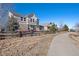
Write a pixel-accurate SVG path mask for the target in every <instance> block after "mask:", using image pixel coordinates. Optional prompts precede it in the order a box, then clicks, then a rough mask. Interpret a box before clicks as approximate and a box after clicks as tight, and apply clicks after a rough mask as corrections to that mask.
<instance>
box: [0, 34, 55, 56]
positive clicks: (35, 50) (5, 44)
mask: <svg viewBox="0 0 79 59" xmlns="http://www.w3.org/2000/svg"><path fill="white" fill-rule="evenodd" d="M53 36H54V35H53V34H46V35H42V36H33V37H22V38H19V37H16V38H12V39H5V40H0V55H2V56H25V55H27V56H33V55H34V56H36V55H38V56H39V55H41V56H43V55H46V54H47V51H48V48H49V45H50V43H51V41H52V39H53Z"/></svg>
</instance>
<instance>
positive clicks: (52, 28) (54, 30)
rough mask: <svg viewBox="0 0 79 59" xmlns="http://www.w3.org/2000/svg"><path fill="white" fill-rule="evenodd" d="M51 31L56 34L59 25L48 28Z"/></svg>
mask: <svg viewBox="0 0 79 59" xmlns="http://www.w3.org/2000/svg"><path fill="white" fill-rule="evenodd" d="M48 28H49V31H51V32H53V33H55V32H56V31H57V30H58V29H57V25H56V24H55V23H53V24H52V25H51V26H49V27H48Z"/></svg>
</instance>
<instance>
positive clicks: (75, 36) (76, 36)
mask: <svg viewBox="0 0 79 59" xmlns="http://www.w3.org/2000/svg"><path fill="white" fill-rule="evenodd" d="M69 36H70V38H72V39H73V41H74V44H75V45H76V46H77V47H78V48H79V33H76V32H72V33H70V35H69Z"/></svg>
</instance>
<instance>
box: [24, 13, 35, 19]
mask: <svg viewBox="0 0 79 59" xmlns="http://www.w3.org/2000/svg"><path fill="white" fill-rule="evenodd" d="M33 16H35V14H34V13H31V14H29V15H26V16H25V17H28V18H30V17H33Z"/></svg>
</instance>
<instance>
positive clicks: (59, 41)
mask: <svg viewBox="0 0 79 59" xmlns="http://www.w3.org/2000/svg"><path fill="white" fill-rule="evenodd" d="M48 56H79V48H77V47H76V46H75V45H74V43H73V40H72V39H71V38H69V33H64V34H60V35H57V36H56V37H55V38H54V39H53V41H52V43H51V45H50V47H49V51H48Z"/></svg>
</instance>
